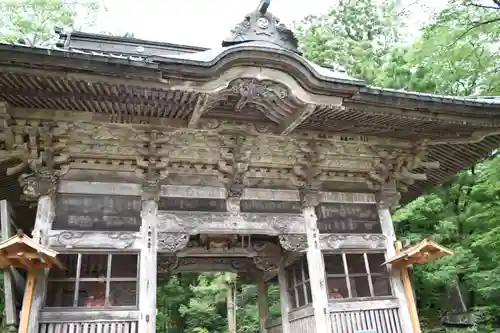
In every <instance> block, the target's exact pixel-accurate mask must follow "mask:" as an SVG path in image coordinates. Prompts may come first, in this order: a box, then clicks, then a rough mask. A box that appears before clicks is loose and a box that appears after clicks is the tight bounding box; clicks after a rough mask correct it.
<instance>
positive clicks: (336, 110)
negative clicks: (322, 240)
mask: <svg viewBox="0 0 500 333" xmlns="http://www.w3.org/2000/svg"><path fill="white" fill-rule="evenodd" d="M59 34H60V38H61V41H60V43H59V44H58V46H57V47H53V48H41V47H29V46H26V45H22V44H6V43H0V101H5V102H7V103H8V106H9V108H10V111H9V112H10V114H11V115H12V116H13V117H16V116H22V115H26V114H28V113H31V114H32V115H34V114H35V113H36V112H38V113H40V112H44V113H45V114H53V115H54V117H55V118H54V119H56V118H57V115H58V114H63V113H64V114H68V112H69V113H73V114H75V115H76V114H79V115H80V117H79V119H82V117H83V119H86V120H88V121H94V120H95V121H109V122H116V123H149V124H168V125H169V126H178V127H191V128H196V126H197V122H198V121H199V120H200V119H201V118H206V119H211V118H213V119H219V120H226V121H236V122H247V123H248V122H249V123H254V124H259V125H262V126H268V127H270V128H271V129H272V131H274V133H275V134H276V135H277V136H287V135H292V134H297V133H299V134H300V133H303V134H304V135H305V133H307V132H310V131H313V132H316V133H317V134H318V135H322V136H324V137H328V136H329V135H341V134H343V133H348V134H349V135H358V136H373V137H382V138H392V139H396V140H408V141H410V142H415V143H417V142H422V141H426V142H428V144H429V147H430V152H429V160H432V161H438V162H440V168H439V169H432V170H416V171H417V172H418V171H422V172H424V173H426V174H427V180H422V181H417V182H416V183H415V184H414V185H412V186H410V187H409V191H408V192H407V193H405V194H403V201H408V200H411V199H413V198H415V197H416V196H418V195H420V194H422V193H423V192H425V191H426V190H428V189H430V188H432V187H433V186H435V185H437V184H440V183H443V182H445V181H447V180H449V179H450V178H451V177H452V176H453V175H454V174H456V173H457V172H459V171H460V170H462V169H464V168H466V167H468V166H470V165H471V164H472V163H474V162H475V161H477V160H479V159H481V158H484V157H486V156H488V155H489V154H491V152H492V151H493V150H494V149H497V148H498V146H499V143H500V98H496V97H476V98H467V97H453V96H439V95H432V94H422V93H417V92H408V91H403V90H391V89H383V88H377V87H372V86H370V85H367V84H366V83H365V82H363V81H361V80H357V79H355V78H352V77H349V76H348V75H347V74H346V73H345V72H343V71H340V70H333V69H329V68H325V67H322V66H319V65H317V64H314V63H312V62H310V61H308V60H307V59H305V58H304V57H302V56H301V55H299V54H298V53H297V52H292V51H290V50H287V49H286V48H283V47H281V46H279V45H276V44H275V43H272V42H266V41H262V40H258V41H247V42H245V43H237V44H234V45H231V46H227V47H222V48H220V49H214V50H206V49H203V48H196V47H190V46H184V45H175V44H167V43H155V42H148V41H144V40H138V39H133V38H123V37H110V36H102V35H94V34H85V33H73V34H65V33H63V32H60V31H59ZM242 79H244V80H250V81H252V84H253V88H252V89H254V91H251V92H249V91H242V90H241V89H242V88H241V87H239V86H238V84H239V82H240V81H241V80H242ZM238 87H239V88H238ZM238 89H240V90H238ZM247 89H248V87H247ZM259 89H261V90H259ZM250 93H254V94H259V93H261V94H263V95H264V94H268V95H266V96H271V97H270V98H267V99H266V98H264V99H262V100H259V101H255V103H247V102H248V101H249V99H251V98H252V96H250V95H249V94H250ZM245 94H246V95H245ZM243 97H245V98H246V99H245V101H243V102H242V98H243ZM207 100H208V102H207ZM202 102H204V103H202ZM250 102H251V101H250ZM201 104H203V105H204V108H203V109H202V110H200V105H201ZM0 138H1V137H0ZM8 181H9V180H7V179H5V177H4V179H3V180H0V186H1V185H3V184H7V182H8ZM10 181H11V180H10ZM2 187H4V186H2ZM9 191H14V189H13V188H12V187H11V190H9ZM15 191H19V189H15ZM12 193H15V192H12ZM3 195H4V196H6V193H3Z"/></svg>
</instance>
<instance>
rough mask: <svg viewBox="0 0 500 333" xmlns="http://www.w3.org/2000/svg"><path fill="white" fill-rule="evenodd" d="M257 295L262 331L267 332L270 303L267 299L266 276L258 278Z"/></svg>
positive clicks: (262, 332)
mask: <svg viewBox="0 0 500 333" xmlns="http://www.w3.org/2000/svg"><path fill="white" fill-rule="evenodd" d="M257 297H258V300H259V322H260V332H261V333H266V323H267V318H268V316H269V304H268V300H267V285H266V281H264V276H263V275H260V276H259V277H258V278H257Z"/></svg>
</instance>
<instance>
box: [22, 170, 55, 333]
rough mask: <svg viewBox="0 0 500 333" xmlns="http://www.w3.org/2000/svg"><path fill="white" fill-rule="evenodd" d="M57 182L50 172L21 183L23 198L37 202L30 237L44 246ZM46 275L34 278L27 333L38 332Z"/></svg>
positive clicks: (39, 174)
mask: <svg viewBox="0 0 500 333" xmlns="http://www.w3.org/2000/svg"><path fill="white" fill-rule="evenodd" d="M57 180H58V179H57V177H56V176H55V175H54V174H52V173H50V172H44V173H41V172H40V173H37V174H35V175H32V176H30V177H27V178H24V179H23V180H22V181H21V185H22V186H23V192H24V195H25V197H26V198H27V199H32V200H38V206H37V211H36V217H35V226H34V228H33V232H32V236H33V240H34V241H35V242H38V243H40V244H42V245H44V246H47V245H48V234H49V231H50V230H51V228H52V222H53V220H54V217H55V194H56V190H57V183H58V181H57ZM48 273H49V270H48V269H45V270H40V271H39V273H38V275H37V277H36V282H35V292H34V295H33V301H32V303H31V310H30V318H29V323H28V332H38V317H39V314H40V310H41V309H42V307H43V302H44V295H45V288H46V285H47V276H48Z"/></svg>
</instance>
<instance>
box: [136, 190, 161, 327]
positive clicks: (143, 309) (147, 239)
mask: <svg viewBox="0 0 500 333" xmlns="http://www.w3.org/2000/svg"><path fill="white" fill-rule="evenodd" d="M158 192H159V187H158V184H157V183H147V184H145V185H144V186H143V195H142V198H143V202H142V212H141V216H142V225H141V233H142V243H141V253H140V266H139V294H138V295H139V311H140V317H139V329H138V332H155V330H156V277H157V276H156V270H157V266H156V225H157V223H156V214H157V211H158V203H157V200H156V199H157V196H158Z"/></svg>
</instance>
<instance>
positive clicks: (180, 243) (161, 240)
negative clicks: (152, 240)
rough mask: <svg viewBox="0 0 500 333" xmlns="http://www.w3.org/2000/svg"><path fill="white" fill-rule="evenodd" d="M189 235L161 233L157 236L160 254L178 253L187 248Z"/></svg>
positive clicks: (157, 246)
mask: <svg viewBox="0 0 500 333" xmlns="http://www.w3.org/2000/svg"><path fill="white" fill-rule="evenodd" d="M188 242H189V235H188V234H185V233H177V232H164V231H160V232H158V233H157V234H156V248H157V250H158V252H177V251H179V250H181V249H183V248H185V247H186V246H187V244H188Z"/></svg>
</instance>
